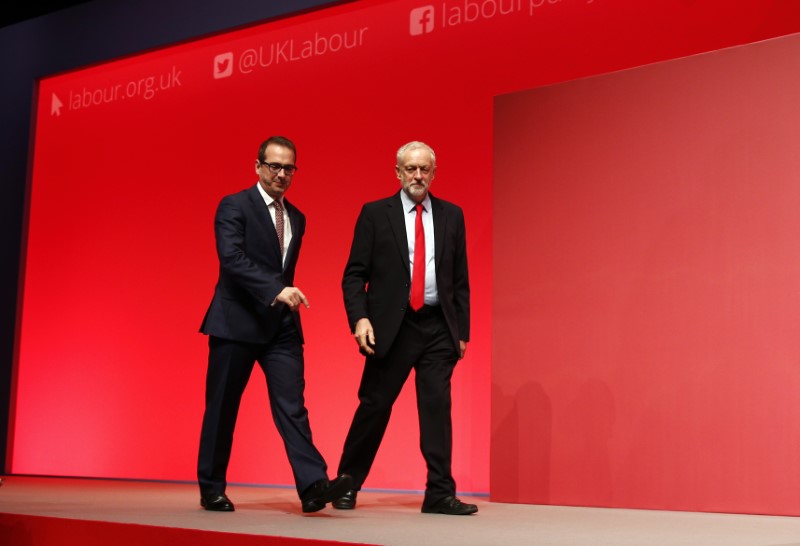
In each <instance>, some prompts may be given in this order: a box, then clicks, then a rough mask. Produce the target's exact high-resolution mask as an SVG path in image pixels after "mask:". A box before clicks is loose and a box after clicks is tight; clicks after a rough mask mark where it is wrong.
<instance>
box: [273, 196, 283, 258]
mask: <svg viewBox="0 0 800 546" xmlns="http://www.w3.org/2000/svg"><path fill="white" fill-rule="evenodd" d="M273 203H275V231H277V232H278V243H279V244H280V245H281V258H283V205H282V204H281V202H280V201H278V200H277V199H276V200H275V201H273Z"/></svg>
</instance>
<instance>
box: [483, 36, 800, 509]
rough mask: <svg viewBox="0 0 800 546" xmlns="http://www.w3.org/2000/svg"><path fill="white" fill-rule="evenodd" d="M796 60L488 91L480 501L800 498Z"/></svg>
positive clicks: (797, 48) (753, 58) (674, 68)
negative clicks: (489, 270) (491, 226)
mask: <svg viewBox="0 0 800 546" xmlns="http://www.w3.org/2000/svg"><path fill="white" fill-rule="evenodd" d="M799 58H800V36H792V37H788V38H781V39H776V40H772V41H768V42H763V43H759V44H754V45H750V46H744V47H739V48H733V49H729V50H725V51H719V52H715V53H710V54H706V55H700V56H696V57H692V58H687V59H682V60H678V61H672V62H668V63H661V64H656V65H652V66H648V67H643V68H639V69H635V70H629V71H625V72H619V73H615V74H610V75H606V76H602V77H596V78H589V79H584V80H580V81H575V82H571V83H567V84H563V85H555V86H551V87H546V88H540V89H536V90H532V91H528V92H523V93H517V94H512V95H506V96H502V97H499V98H497V99H496V101H495V115H496V118H495V160H496V166H495V202H494V218H495V232H494V293H493V301H494V312H493V320H494V322H493V343H494V349H493V392H492V396H493V400H492V411H493V435H492V461H493V462H492V470H491V480H492V499H493V500H501V501H511V502H526V503H549V504H568V505H589V506H610V507H636V508H659V509H670V510H689V511H725V512H746V513H769V514H785V515H800V494H799V493H798V492H799V491H800V469H798V465H797V464H796V463H797V454H798V452H800V412H799V411H798V410H800V406H798V392H800V367H798V366H797V362H798V358H799V357H800V337H798V335H797V332H798V329H799V328H800V246H798V234H800V215H798V213H797V211H798V210H800V185H798V180H800V154H798V153H797V142H798V141H800V108H798V101H797V98H798V96H800V71H798V62H797V59H799ZM504 181H514V182H515V183H513V184H511V183H508V184H506V183H504Z"/></svg>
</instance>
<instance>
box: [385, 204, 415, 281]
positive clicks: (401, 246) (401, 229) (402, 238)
mask: <svg viewBox="0 0 800 546" xmlns="http://www.w3.org/2000/svg"><path fill="white" fill-rule="evenodd" d="M401 191H402V190H401ZM386 205H387V206H386V214H387V216H388V217H389V225H390V226H391V228H392V233H393V234H394V240H395V242H396V243H397V250H398V252H400V259H401V260H402V262H403V266H404V267H405V268H406V272H407V273H408V274H409V275H410V274H411V266H410V264H409V261H408V236H407V235H406V218H405V215H406V211H404V210H403V202H402V201H401V200H400V193H399V192H398V193H397V194H395V196H394V197H391V198H389V199H388V200H387V203H386Z"/></svg>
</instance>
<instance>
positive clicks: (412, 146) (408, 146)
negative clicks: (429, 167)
mask: <svg viewBox="0 0 800 546" xmlns="http://www.w3.org/2000/svg"><path fill="white" fill-rule="evenodd" d="M417 148H424V149H425V150H428V152H429V153H430V154H431V161H432V162H433V164H434V165H436V154H435V153H434V151H433V148H431V147H430V146H428V145H427V144H425V143H424V142H420V141H419V140H413V141H411V142H409V143H407V144H403V145H402V146H400V149H399V150H397V165H400V161H401V158H402V157H403V154H404V153H406V152H407V151H409V150H416V149H417Z"/></svg>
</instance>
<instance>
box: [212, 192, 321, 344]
mask: <svg viewBox="0 0 800 546" xmlns="http://www.w3.org/2000/svg"><path fill="white" fill-rule="evenodd" d="M283 204H284V206H285V208H286V211H287V213H288V215H289V222H290V223H291V226H292V242H291V244H290V245H289V248H288V249H287V254H286V261H285V266H284V265H282V262H281V254H280V246H279V244H278V235H277V232H276V231H275V224H274V223H273V222H272V219H271V217H270V213H269V208H268V207H267V204H266V203H265V202H264V199H263V198H262V197H261V194H260V193H259V191H258V188H256V187H255V186H252V187H250V188H248V189H246V190H243V191H240V192H238V193H235V194H232V195H227V196H225V197H223V198H222V201H220V204H219V206H218V207H217V213H216V216H215V219H214V233H215V236H216V241H217V255H218V256H219V280H218V281H217V286H216V289H215V290H214V297H213V299H212V300H211V305H209V307H208V311H206V315H205V318H204V319H203V323H202V325H201V326H200V331H201V332H202V333H204V334H208V335H212V336H217V337H221V338H225V339H230V340H233V341H243V342H248V343H267V342H269V341H270V340H271V339H272V337H273V336H274V335H275V334H276V333H277V331H278V329H279V328H280V325H281V317H282V313H283V312H284V310H285V305H284V304H282V303H276V304H275V305H274V306H273V305H272V302H273V301H274V300H275V297H276V296H277V295H278V294H279V293H280V292H281V290H283V289H284V288H285V287H286V286H294V273H295V267H296V266H297V258H298V256H299V255H300V246H301V245H302V242H303V234H304V233H305V229H306V218H305V216H304V215H303V213H301V212H300V211H299V210H298V209H297V208H296V207H294V206H293V205H292V204H291V203H289V202H288V201H287V200H286V199H284V200H283ZM292 316H293V317H294V320H295V323H296V326H297V331H298V333H299V334H300V340H301V342H302V339H303V331H302V328H301V325H300V313H292Z"/></svg>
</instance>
